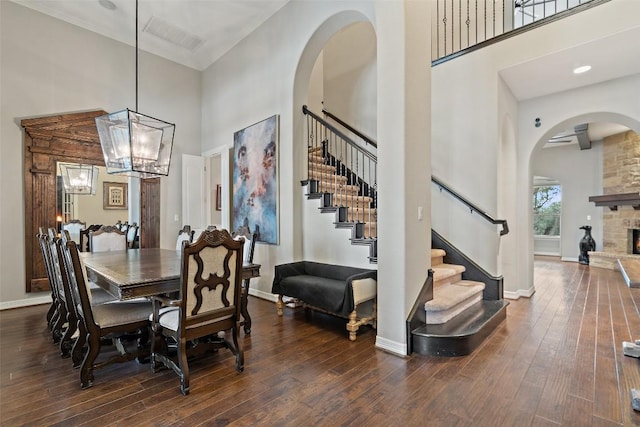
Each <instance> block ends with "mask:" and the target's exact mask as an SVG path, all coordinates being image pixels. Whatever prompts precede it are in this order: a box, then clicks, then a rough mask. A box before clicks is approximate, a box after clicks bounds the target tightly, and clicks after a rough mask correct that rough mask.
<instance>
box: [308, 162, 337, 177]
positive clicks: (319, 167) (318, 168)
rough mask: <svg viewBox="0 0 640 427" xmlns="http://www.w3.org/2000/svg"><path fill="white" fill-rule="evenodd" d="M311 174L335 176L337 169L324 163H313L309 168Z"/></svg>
mask: <svg viewBox="0 0 640 427" xmlns="http://www.w3.org/2000/svg"><path fill="white" fill-rule="evenodd" d="M309 171H310V172H322V173H330V174H332V175H335V173H336V167H335V166H331V165H325V164H324V163H313V164H311V165H310V166H309Z"/></svg>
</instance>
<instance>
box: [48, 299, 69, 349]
mask: <svg viewBox="0 0 640 427" xmlns="http://www.w3.org/2000/svg"><path fill="white" fill-rule="evenodd" d="M54 319H55V320H54ZM54 319H52V320H53V326H52V328H51V335H52V337H53V343H54V344H58V343H59V342H60V339H61V338H62V335H63V334H64V331H63V329H64V324H65V323H66V321H67V310H66V308H64V307H63V306H58V309H57V310H56V315H55V316H54Z"/></svg>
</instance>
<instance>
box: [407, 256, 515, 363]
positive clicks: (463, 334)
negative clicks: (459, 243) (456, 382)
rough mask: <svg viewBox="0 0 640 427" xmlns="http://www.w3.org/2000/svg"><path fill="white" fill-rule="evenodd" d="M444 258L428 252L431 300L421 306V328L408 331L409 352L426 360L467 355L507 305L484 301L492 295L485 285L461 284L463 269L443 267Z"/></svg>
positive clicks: (491, 300) (493, 324)
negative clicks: (426, 358) (409, 335)
mask: <svg viewBox="0 0 640 427" xmlns="http://www.w3.org/2000/svg"><path fill="white" fill-rule="evenodd" d="M446 257H447V253H446V252H445V251H444V250H442V249H431V269H432V276H431V277H432V295H433V298H432V299H430V300H429V301H427V302H426V303H424V307H423V309H424V313H420V317H421V319H422V322H421V323H422V324H421V325H420V326H418V327H415V328H413V327H412V328H411V347H412V349H413V351H415V352H417V353H420V354H424V355H429V356H463V355H466V354H470V353H471V352H472V351H473V350H475V349H476V348H477V347H478V346H479V345H480V344H481V343H482V341H484V339H485V338H486V337H487V336H488V335H490V334H491V332H493V330H494V329H495V328H496V327H498V325H500V323H501V322H502V321H503V320H504V319H505V318H506V314H507V305H508V302H506V301H504V300H503V299H502V297H501V296H500V298H499V299H485V298H486V297H487V296H490V295H491V294H494V292H492V291H491V290H489V289H487V284H486V283H484V282H482V281H477V280H465V279H464V278H463V277H464V275H465V272H466V271H467V268H466V267H465V266H464V265H460V264H450V263H446V262H445V259H446ZM489 283H491V282H489ZM414 326H415V322H414Z"/></svg>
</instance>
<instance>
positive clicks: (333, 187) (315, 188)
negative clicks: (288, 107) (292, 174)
mask: <svg viewBox="0 0 640 427" xmlns="http://www.w3.org/2000/svg"><path fill="white" fill-rule="evenodd" d="M308 162H309V179H308V180H307V181H303V182H302V184H303V185H308V191H307V194H306V195H307V199H320V204H321V205H320V211H321V212H322V213H333V214H334V215H335V222H334V224H335V226H336V228H350V229H351V238H350V240H351V244H353V245H367V246H369V257H368V258H369V261H370V262H371V263H376V262H377V260H378V258H377V252H378V245H377V242H378V239H377V235H378V233H377V222H376V215H377V210H376V208H375V191H373V189H372V188H370V187H369V186H368V184H367V183H365V182H364V181H362V180H360V179H358V178H357V177H354V174H353V172H351V171H350V170H349V169H348V168H346V167H344V165H341V162H340V161H339V160H337V159H336V158H335V156H333V155H332V154H331V153H330V152H329V151H328V148H327V144H326V143H323V144H322V145H319V146H316V147H310V148H309V160H308ZM345 170H346V173H345ZM340 172H342V173H340ZM367 190H369V191H367ZM365 192H366V193H368V194H370V195H364V194H362V193H365Z"/></svg>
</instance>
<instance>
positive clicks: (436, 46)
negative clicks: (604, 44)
mask: <svg viewBox="0 0 640 427" xmlns="http://www.w3.org/2000/svg"><path fill="white" fill-rule="evenodd" d="M608 1H610V0H436V4H435V6H434V8H435V9H434V12H433V20H434V22H433V25H432V46H431V60H432V65H437V64H439V63H441V62H444V61H448V60H450V59H452V58H455V57H457V56H459V55H462V54H464V53H467V52H470V51H473V50H475V49H479V48H481V47H483V46H486V45H488V44H492V43H496V42H498V41H500V40H503V39H505V38H508V37H512V36H515V35H517V34H520V33H522V32H525V31H529V30H530V29H533V28H536V27H538V26H540V25H545V24H547V23H549V22H553V21H555V20H558V19H561V18H564V17H566V16H569V15H573V14H574V13H578V12H580V11H582V10H585V9H588V8H590V7H593V6H597V5H599V4H602V3H606V2H608Z"/></svg>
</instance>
